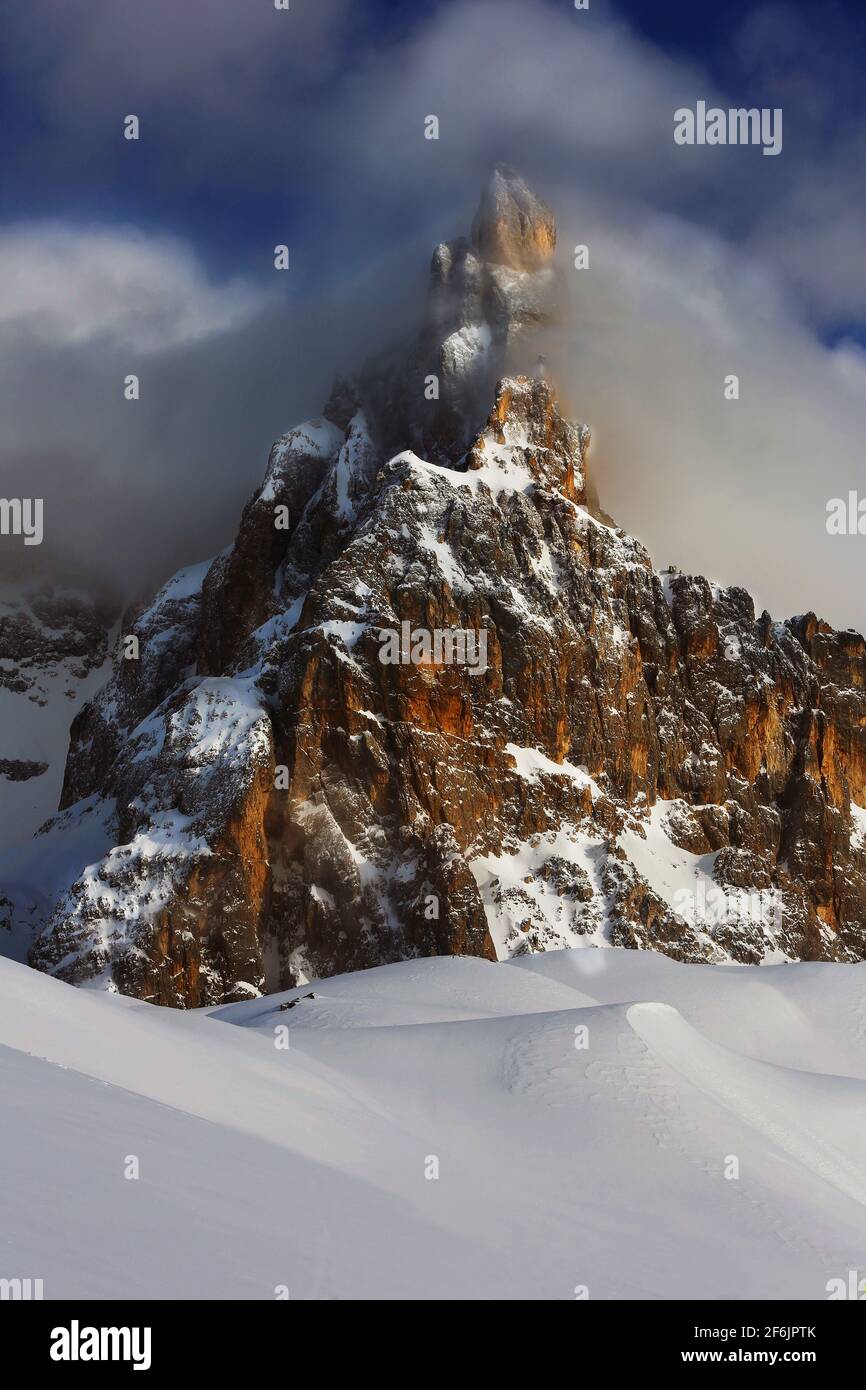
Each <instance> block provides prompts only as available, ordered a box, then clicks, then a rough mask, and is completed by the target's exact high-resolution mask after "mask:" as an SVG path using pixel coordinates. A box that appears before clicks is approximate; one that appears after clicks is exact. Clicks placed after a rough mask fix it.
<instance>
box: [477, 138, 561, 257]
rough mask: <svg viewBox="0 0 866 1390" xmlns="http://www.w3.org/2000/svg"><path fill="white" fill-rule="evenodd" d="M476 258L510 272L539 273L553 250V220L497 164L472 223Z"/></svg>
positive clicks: (511, 172)
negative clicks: (505, 268)
mask: <svg viewBox="0 0 866 1390" xmlns="http://www.w3.org/2000/svg"><path fill="white" fill-rule="evenodd" d="M472 247H473V250H474V251H475V252H476V253H477V254H478V256H479V257H480V258H481V259H482V260H485V261H491V262H492V263H494V264H496V265H506V266H510V268H511V269H512V270H540V269H541V267H542V266H545V265H547V264H548V262H549V261H550V260H551V258H552V256H553V252H554V250H555V247H556V220H555V218H554V216H553V213H552V212H551V210H550V208H549V207H548V206H547V204H546V203H543V202H542V201H541V199H540V198H538V197H537V196H536V195H535V194H534V193H533V192H532V190H531V189H530V188H529V186H528V185H527V184H526V183H525V182H524V180H523V179H522V178H521V177H520V175H519V174H517V173H515V171H514V170H513V169H510V168H509V167H508V165H507V164H497V165H496V167H495V169H494V170H493V173H492V174H491V176H490V178H489V179H488V181H487V184H486V185H485V187H484V191H483V192H482V194H481V202H480V204H479V206H478V211H477V213H476V214H475V220H474V222H473V223H472Z"/></svg>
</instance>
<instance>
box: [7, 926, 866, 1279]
mask: <svg viewBox="0 0 866 1390" xmlns="http://www.w3.org/2000/svg"><path fill="white" fill-rule="evenodd" d="M864 970H866V966H864V965H836V964H794V965H788V966H786V967H784V968H779V967H775V968H774V967H769V968H767V969H765V970H761V971H745V970H740V969H732V968H730V967H718V966H707V967H705V968H704V969H701V970H695V969H693V968H691V967H689V966H686V965H682V964H680V963H678V962H676V961H672V960H669V959H666V958H664V957H663V956H660V955H658V954H656V953H653V952H647V951H627V950H616V949H612V950H604V951H586V950H572V951H561V952H547V953H544V954H541V955H535V956H524V957H522V958H521V960H520V961H517V962H513V963H508V964H501V965H499V966H491V965H490V964H488V963H487V962H485V961H481V960H471V959H439V960H433V959H430V960H416V961H410V962H404V963H402V964H397V965H391V966H384V967H380V968H378V969H375V970H371V971H357V972H355V973H353V974H351V975H342V976H339V977H336V978H332V979H328V980H316V981H313V982H312V983H311V984H308V985H304V986H302V987H300V988H299V989H296V990H293V991H290V992H287V993H282V994H279V995H275V996H272V997H270V998H268V999H255V1000H247V1001H246V1002H243V1003H238V1004H233V1005H228V1006H223V1007H221V1008H219V1009H218V1010H216V1011H212V1012H210V1013H207V1012H204V1011H189V1012H187V1013H185V1014H178V1013H176V1012H168V1011H166V1010H164V1009H148V1008H140V1007H130V1006H129V1004H128V1002H127V1001H125V1000H122V999H118V998H112V997H110V996H106V995H105V994H98V993H93V992H92V991H88V990H72V989H68V988H66V987H64V986H63V985H61V984H59V983H58V982H57V981H55V980H51V979H48V978H46V977H44V976H40V975H38V974H36V973H35V972H34V971H28V970H26V969H25V968H24V967H22V966H20V965H15V964H13V963H11V962H9V961H0V1088H2V1092H3V1098H4V1145H3V1147H4V1182H5V1183H6V1185H7V1186H8V1187H10V1189H11V1190H14V1191H16V1192H26V1193H27V1194H28V1201H27V1202H26V1203H25V1202H18V1203H15V1204H10V1206H9V1208H8V1210H7V1212H6V1214H5V1216H4V1230H3V1252H4V1260H5V1267H6V1270H7V1271H14V1270H25V1271H30V1270H40V1271H42V1273H43V1275H44V1284H45V1287H44V1296H45V1297H46V1298H55V1299H57V1298H61V1299H62V1298H70V1299H71V1298H94V1299H99V1298H118V1297H120V1298H125V1299H127V1298H128V1299H141V1298H163V1299H165V1298H168V1299H178V1298H180V1299H185V1298H223V1299H234V1298H259V1299H262V1298H264V1299H268V1298H271V1299H272V1298H273V1297H274V1296H275V1295H276V1296H278V1297H286V1296H288V1297H290V1298H291V1299H292V1300H293V1301H297V1300H299V1299H335V1298H336V1299H343V1298H357V1297H358V1296H359V1292H362V1293H363V1295H364V1296H365V1297H368V1298H386V1299H390V1298H395V1299H405V1298H426V1299H439V1298H451V1299H454V1298H458V1299H460V1298H469V1299H500V1300H501V1299H508V1300H514V1299H519V1300H525V1299H561V1300H564V1301H570V1300H574V1299H575V1298H578V1299H583V1298H589V1299H591V1300H597V1299H605V1298H610V1299H635V1298H667V1299H682V1298H687V1299H688V1298H701V1299H713V1300H715V1299H752V1298H761V1299H763V1298H767V1299H808V1300H824V1299H826V1298H827V1297H828V1296H829V1295H831V1294H832V1295H833V1296H839V1294H838V1290H839V1289H840V1288H841V1289H842V1290H848V1289H849V1288H850V1287H851V1282H852V1273H853V1277H854V1278H855V1280H856V1281H859V1280H861V1279H866V1269H864V1264H863V1251H864V1249H866V1179H864V1174H866V1132H864V1128H863V1126H862V1125H860V1124H856V1123H854V1117H856V1116H857V1115H859V1114H861V1113H862V1110H863V1106H864V1103H866V1016H864V1003H863V984H862V978H861V977H862V974H863V972H864ZM119 1136H121V1137H119ZM130 1154H132V1155H137V1156H138V1161H139V1162H140V1164H141V1179H142V1180H141V1182H139V1183H137V1184H135V1186H136V1189H137V1190H136V1194H135V1201H134V1202H131V1201H130V1198H129V1193H128V1186H129V1185H128V1184H127V1183H126V1182H124V1180H123V1176H122V1174H123V1173H124V1170H125V1166H126V1165H128V1164H129V1162H130V1158H129V1155H130ZM203 1173H204V1174H206V1182H203V1181H202V1174H203ZM112 1174H115V1176H112ZM283 1192H285V1193H289V1194H291V1200H289V1201H281V1200H277V1199H275V1194H277V1193H283ZM48 1209H50V1210H51V1212H52V1219H51V1221H50V1222H45V1221H41V1222H40V1221H34V1220H33V1216H32V1213H33V1211H34V1210H48ZM239 1231H242V1232H243V1257H242V1258H239V1256H238V1232H239ZM506 1246H507V1249H506ZM166 1250H171V1252H172V1256H171V1259H170V1260H166V1257H165V1252H166ZM842 1296H845V1295H844V1293H843V1295H842Z"/></svg>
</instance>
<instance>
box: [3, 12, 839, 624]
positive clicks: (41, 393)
mask: <svg viewBox="0 0 866 1390" xmlns="http://www.w3.org/2000/svg"><path fill="white" fill-rule="evenodd" d="M378 8H380V7H379V6H377V5H376V4H374V3H372V0H371V3H369V4H364V3H358V4H355V5H349V4H348V3H342V0H307V3H306V4H305V3H304V0H293V4H292V9H291V11H290V12H288V13H279V12H272V11H271V10H269V9H268V6H264V7H262V8H261V9H259V8H256V7H250V6H249V4H248V3H246V0H208V3H205V0H190V3H189V5H185V6H181V7H178V6H174V5H169V4H168V3H167V0H165V3H163V0H159V3H156V2H155V3H154V4H152V5H148V6H141V5H139V4H138V3H133V0H112V3H111V4H109V3H108V0H105V3H102V0H100V2H99V3H97V4H93V3H90V0H88V3H87V4H84V3H83V0H70V3H69V4H68V5H67V6H64V7H63V13H62V15H61V16H59V17H58V12H57V8H56V7H55V6H53V5H50V4H48V0H33V4H32V5H31V6H29V7H28V8H27V10H26V11H25V10H21V11H19V12H18V14H17V15H16V16H15V19H14V30H15V38H16V42H15V44H14V45H12V48H11V53H12V56H11V57H9V58H7V64H8V65H9V66H10V71H9V72H8V73H7V74H6V76H7V77H8V78H9V81H10V82H11V87H12V89H13V90H14V91H18V92H19V93H21V92H23V91H24V90H25V89H27V90H28V92H29V94H30V95H29V100H30V101H31V102H32V105H33V112H32V116H33V119H32V121H31V122H29V123H28V122H27V121H24V122H22V123H21V125H20V127H19V128H20V129H21V130H22V131H23V133H22V135H21V139H20V140H19V141H18V142H17V144H16V147H15V150H14V151H13V152H12V156H11V174H12V176H13V180H12V181H13V182H14V181H15V178H14V176H15V175H17V182H18V185H19V187H20V188H22V189H23V190H24V192H25V194H26V195H27V203H28V205H27V206H26V207H13V206H11V205H10V204H9V202H8V195H7V197H6V199H5V200H4V196H3V195H2V194H0V217H2V218H3V219H4V220H5V225H3V222H2V221H0V288H2V293H0V410H2V411H3V418H4V436H3V441H2V442H3V447H4V465H3V466H4V473H5V477H6V479H7V480H9V481H8V482H4V487H3V490H4V491H5V492H6V493H7V494H9V493H11V492H12V489H13V486H22V487H23V486H24V485H25V481H26V480H30V485H29V489H28V495H38V494H37V491H36V490H37V488H41V489H42V490H43V491H44V494H45V497H46V526H47V527H48V526H49V518H50V515H51V511H50V509H51V507H52V506H54V508H55V511H56V513H60V514H62V515H63V516H64V518H65V523H64V526H65V529H64V531H63V532H62V533H61V534H55V535H54V536H53V538H52V536H51V532H50V529H47V530H46V543H45V546H44V547H43V551H44V552H45V554H44V555H42V556H40V557H39V560H40V561H44V560H46V559H48V558H49V556H50V557H52V558H53V559H54V560H56V561H57V563H58V564H60V563H62V564H67V563H71V561H72V560H73V559H74V558H75V557H76V556H78V555H81V554H86V555H87V556H88V557H89V558H90V559H91V560H92V559H93V557H96V560H97V563H98V565H99V566H101V567H102V569H103V570H104V571H105V572H106V573H107V574H109V575H114V576H115V577H116V576H117V575H118V574H119V575H121V576H122V581H123V583H124V584H125V585H126V587H129V586H135V585H140V584H144V583H157V582H159V580H161V579H162V578H163V577H165V574H166V572H167V571H168V570H170V569H173V568H175V567H177V566H179V565H181V564H184V563H188V562H191V561H193V560H196V559H199V558H201V557H202V556H203V555H205V554H208V553H213V552H214V551H216V550H218V549H220V548H221V547H222V546H223V545H224V544H226V542H227V541H228V540H229V539H230V538H231V535H232V534H233V531H234V528H235V525H236V521H237V517H238V514H239V511H240V507H241V506H242V505H243V502H244V500H245V499H246V497H247V495H248V494H249V492H250V490H251V488H252V487H253V486H254V485H255V483H256V482H257V480H258V478H259V476H260V474H261V471H262V468H263V466H264V458H265V454H266V450H267V446H268V443H269V442H270V439H271V438H272V437H274V436H276V435H277V434H278V433H280V432H282V431H283V430H285V429H286V428H288V427H290V426H291V425H292V424H294V423H296V422H297V420H299V419H302V418H305V417H306V416H308V415H310V414H314V413H315V412H316V411H317V410H318V409H319V408H320V406H321V403H322V401H323V399H324V397H325V395H326V394H327V390H328V385H329V381H330V378H331V376H332V374H333V372H334V371H336V370H344V369H346V368H347V367H350V366H351V365H352V362H353V361H354V360H357V359H358V358H360V357H361V356H362V355H364V354H365V353H366V352H367V351H368V350H370V349H375V348H376V347H378V346H380V345H381V344H382V343H383V342H384V341H385V340H386V339H388V338H391V337H393V336H394V335H395V334H396V333H398V332H400V331H411V330H412V328H413V327H414V326H415V323H416V322H417V319H418V316H419V314H420V311H421V305H422V300H423V293H424V283H425V274H426V266H427V262H428V258H429V254H430V251H431V249H432V247H433V245H434V244H435V243H436V242H437V241H439V240H441V239H445V238H449V237H453V236H456V235H460V234H462V233H466V232H468V229H469V225H470V221H471V216H472V213H473V211H474V207H475V204H476V202H477V197H478V191H479V188H480V184H481V182H482V181H483V179H484V178H485V177H486V176H487V173H488V172H489V169H490V167H491V165H492V164H493V163H494V162H496V161H498V160H505V161H506V162H508V163H510V164H512V165H514V166H515V167H516V168H518V169H519V170H520V172H521V173H522V174H523V175H524V176H525V177H526V179H527V180H528V182H529V183H530V184H532V185H533V186H534V187H535V188H537V190H538V191H539V192H540V193H541V195H542V196H543V197H545V199H546V200H547V201H548V202H549V203H550V205H551V206H552V207H553V209H554V211H555V213H556V216H557V222H558V228H559V240H560V254H561V257H562V263H563V265H564V267H565V269H566V271H567V273H568V274H569V276H570V283H571V297H572V302H573V304H574V310H575V317H574V323H573V327H572V329H571V330H570V331H569V332H568V333H567V334H563V335H561V336H560V338H559V340H558V341H557V342H556V343H555V344H554V345H553V348H552V355H553V356H554V358H555V364H556V370H557V373H558V375H559V377H560V381H561V384H562V387H563V390H564V393H565V395H566V398H567V400H568V402H569V404H570V405H571V406H572V407H573V409H574V410H575V412H576V413H577V415H578V416H580V417H581V418H585V419H587V420H588V421H589V423H590V424H592V425H593V427H594V431H595V443H594V448H593V454H592V458H591V467H592V470H593V472H594V476H595V479H596V482H597V486H598V489H599V492H600V495H601V500H602V502H603V503H604V505H605V506H606V507H607V509H608V510H609V511H611V513H612V514H613V515H614V516H615V517H616V518H617V520H618V521H619V522H620V524H622V525H625V526H627V527H628V528H629V529H630V530H633V531H634V532H635V533H636V534H638V535H639V536H640V537H641V538H642V539H643V540H644V541H645V542H646V543H647V545H648V546H649V548H650V550H651V552H652V553H653V555H654V558H655V559H656V562H657V563H658V564H662V563H667V562H673V563H676V564H678V565H680V566H681V567H682V568H686V569H694V570H698V571H701V572H705V573H709V574H710V575H712V576H713V577H715V578H718V579H720V580H722V581H725V582H739V583H742V584H743V585H745V586H746V587H749V588H751V589H752V590H753V591H755V593H756V598H757V601H758V603H759V605H764V604H766V605H767V606H768V607H770V608H771V609H772V610H773V611H774V612H775V613H777V614H779V615H784V614H785V613H788V612H795V611H800V610H802V609H804V608H807V607H812V608H816V609H818V610H819V611H820V612H821V613H822V614H823V615H824V616H826V617H828V618H829V619H830V620H831V621H833V622H835V623H836V624H837V625H840V626H846V625H849V624H851V625H854V626H857V627H860V628H864V627H866V600H864V599H863V598H862V597H861V594H860V591H859V590H860V586H859V582H858V580H859V573H860V570H861V568H862V565H861V561H860V551H859V547H858V538H856V537H828V536H827V534H826V528H825V508H826V502H827V500H828V499H829V498H830V497H831V496H844V495H846V494H847V492H848V490H849V489H851V488H857V487H858V486H859V487H861V488H863V489H864V491H866V466H864V457H863V439H864V434H866V430H864V426H866V410H864V406H863V404H862V401H863V398H864V394H866V393H864V392H863V389H862V387H863V385H864V377H866V370H864V355H863V344H864V343H866V290H864V285H866V280H864V277H863V275H862V251H861V245H860V243H861V240H862V232H861V229H862V226H863V225H864V219H866V192H864V185H863V180H862V157H861V154H860V151H861V150H862V147H863V139H864V134H866V98H864V90H866V89H864V85H863V83H862V80H858V78H862V74H860V69H859V67H858V63H857V60H856V56H855V55H853V54H852V51H851V48H852V45H851V44H848V43H846V33H845V29H844V26H843V25H842V24H841V23H840V22H839V15H838V14H836V15H834V13H833V12H832V11H831V10H829V9H828V10H827V11H826V12H825V11H822V13H821V15H819V14H818V13H817V12H815V11H812V10H810V13H809V18H808V22H807V21H806V20H805V19H804V18H803V17H802V16H800V15H799V13H798V12H797V10H796V9H795V8H793V7H792V6H790V5H776V4H767V5H764V6H760V5H759V6H756V7H755V8H754V9H753V10H752V12H751V13H750V15H749V18H748V20H747V22H746V24H745V25H744V26H743V27H742V28H741V29H740V30H738V31H735V32H732V34H731V38H730V43H729V46H728V48H727V49H726V50H725V52H724V53H720V54H719V55H718V61H717V62H714V63H713V64H712V71H710V68H709V66H708V65H705V64H704V63H703V62H702V61H701V60H700V59H698V58H695V57H684V56H682V55H676V56H675V55H672V54H671V53H669V52H663V51H661V49H660V48H658V47H657V46H655V45H654V44H652V43H651V42H650V41H649V40H648V39H647V38H645V37H643V36H641V35H640V34H638V33H637V32H636V31H635V29H634V28H633V27H630V26H629V24H628V23H627V22H626V20H625V19H624V18H622V17H619V16H618V15H617V12H616V11H613V10H605V11H604V12H602V11H601V10H598V11H596V10H595V9H594V8H593V9H591V10H590V11H587V12H577V11H574V10H573V9H572V8H571V7H570V6H569V5H563V4H560V3H556V4H555V3H553V0H537V3H533V4H531V5H527V4H525V3H523V0H444V2H443V3H441V4H433V5H431V6H429V7H425V9H424V11H423V12H419V11H417V10H416V9H415V8H414V7H412V8H411V12H410V14H409V15H408V17H407V19H406V22H405V24H402V25H401V24H399V23H396V22H395V23H392V24H389V26H388V28H387V32H385V31H377V29H376V26H375V23H374V19H375V13H376V11H377V9H378ZM265 11H267V13H265ZM49 15H54V17H55V23H54V24H53V25H50V24H48V16H49ZM780 52H784V56H785V62H784V64H781V63H780V62H779V61H777V58H778V54H779V53H780ZM698 99H703V100H706V101H707V102H709V103H717V104H718V105H720V106H723V107H727V106H729V105H757V106H779V105H781V106H783V107H784V116H785V124H784V149H783V152H782V154H781V155H780V156H779V157H778V158H775V159H763V158H761V157H760V151H759V150H756V149H753V148H744V147H729V148H716V149H707V148H704V149H698V148H688V147H678V146H676V145H675V144H674V141H673V113H674V111H675V110H676V109H677V108H678V107H680V106H694V103H695V102H696V100H698ZM127 111H137V112H138V113H139V114H140V115H141V119H142V139H141V141H140V142H138V144H132V143H130V144H129V145H128V146H127V145H125V143H124V142H123V140H122V138H121V136H120V134H119V130H120V122H121V121H122V117H123V115H124V114H125V113H126V112H127ZM431 113H432V114H436V115H438V117H439V120H440V139H439V140H438V141H425V140H424V138H423V124H424V118H425V117H426V116H427V115H428V114H431ZM82 168H83V169H84V170H85V173H84V177H83V179H82V176H81V169H82ZM34 170H35V171H36V172H35V173H34ZM70 170H74V171H75V178H74V179H73V177H72V175H71V174H70V172H69V171H70ZM88 171H89V173H88ZM88 178H91V179H92V189H91V192H92V197H90V199H88V189H89V184H88ZM106 186H108V187H110V188H111V189H112V191H113V192H112V197H111V198H106V196H105V188H106ZM8 187H9V181H8V180H7V189H8ZM4 209H5V211H4ZM280 241H285V242H287V243H289V244H290V245H291V251H292V270H291V271H290V272H289V273H288V275H285V276H282V277H281V276H280V275H278V274H276V273H275V272H274V271H273V269H272V253H273V246H274V244H275V243H276V242H280ZM578 243H587V244H588V245H589V246H590V268H589V270H586V271H576V270H574V269H573V267H572V263H571V258H570V251H571V248H573V247H574V246H575V245H576V244H578ZM138 362H140V363H141V364H142V398H141V401H140V402H138V403H136V404H135V405H134V406H132V405H130V404H129V403H126V402H124V401H123V399H122V394H121V390H120V383H121V381H122V377H123V375H125V373H126V372H128V371H129V372H132V371H136V370H137V363H138ZM730 373H736V374H737V375H738V376H739V377H740V399H739V400H738V401H726V400H725V399H724V396H723V382H724V378H725V376H726V375H728V374H730ZM46 382H48V383H50V389H46V387H45V383H46ZM94 497H96V498H98V499H99V502H98V506H95V505H94V503H93V498H94ZM52 499H53V501H52ZM19 558H20V557H19ZM26 563H28V564H35V563H36V560H35V559H34V557H33V551H32V550H31V551H30V552H29V553H28V555H27V557H26Z"/></svg>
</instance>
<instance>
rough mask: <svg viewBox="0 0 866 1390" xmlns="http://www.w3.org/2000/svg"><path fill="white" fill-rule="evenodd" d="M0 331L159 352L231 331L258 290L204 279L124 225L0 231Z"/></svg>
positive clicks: (156, 241) (161, 244)
mask: <svg viewBox="0 0 866 1390" xmlns="http://www.w3.org/2000/svg"><path fill="white" fill-rule="evenodd" d="M0 286H2V293H0V326H2V327H3V328H5V329H10V328H14V329H17V330H19V331H20V332H21V333H22V334H24V335H27V336H29V337H30V338H31V339H35V340H37V341H40V342H43V343H46V344H50V345H52V346H54V347H65V346H75V345H78V346H80V345H83V344H86V343H89V342H92V341H94V340H96V339H103V340H106V341H108V342H110V343H113V344H114V345H115V346H118V347H122V348H129V349H131V350H133V351H136V352H145V353H149V352H159V351H162V350H165V349H167V348H173V347H178V346H181V345H182V344H185V343H190V342H196V341H200V340H202V339H204V338H209V337H212V336H213V335H214V334H219V333H225V332H227V331H230V330H232V329H235V328H238V327H239V326H240V325H241V324H243V323H244V322H246V321H247V320H248V319H250V318H251V317H252V316H253V315H254V314H255V313H256V312H258V310H259V309H260V308H261V305H262V301H263V295H262V292H261V291H260V290H257V289H254V288H252V287H251V286H249V285H247V284H244V283H243V282H241V281H239V280H233V281H230V282H229V283H227V284H224V285H214V284H211V283H210V282H209V281H208V278H207V276H206V275H205V273H204V270H203V268H202V265H201V263H200V261H199V260H198V259H197V257H196V256H195V254H194V253H193V251H192V250H191V249H190V248H189V247H188V246H185V245H184V244H183V243H182V242H180V241H178V240H176V239H174V238H170V237H165V236H158V235H150V234H147V233H145V232H142V231H140V230H138V229H136V228H134V227H126V228H124V227H111V228H106V227H98V226H91V227H83V228H74V227H69V226H64V225H63V224H62V223H28V224H18V225H14V226H11V227H6V228H4V229H2V230H0Z"/></svg>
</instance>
